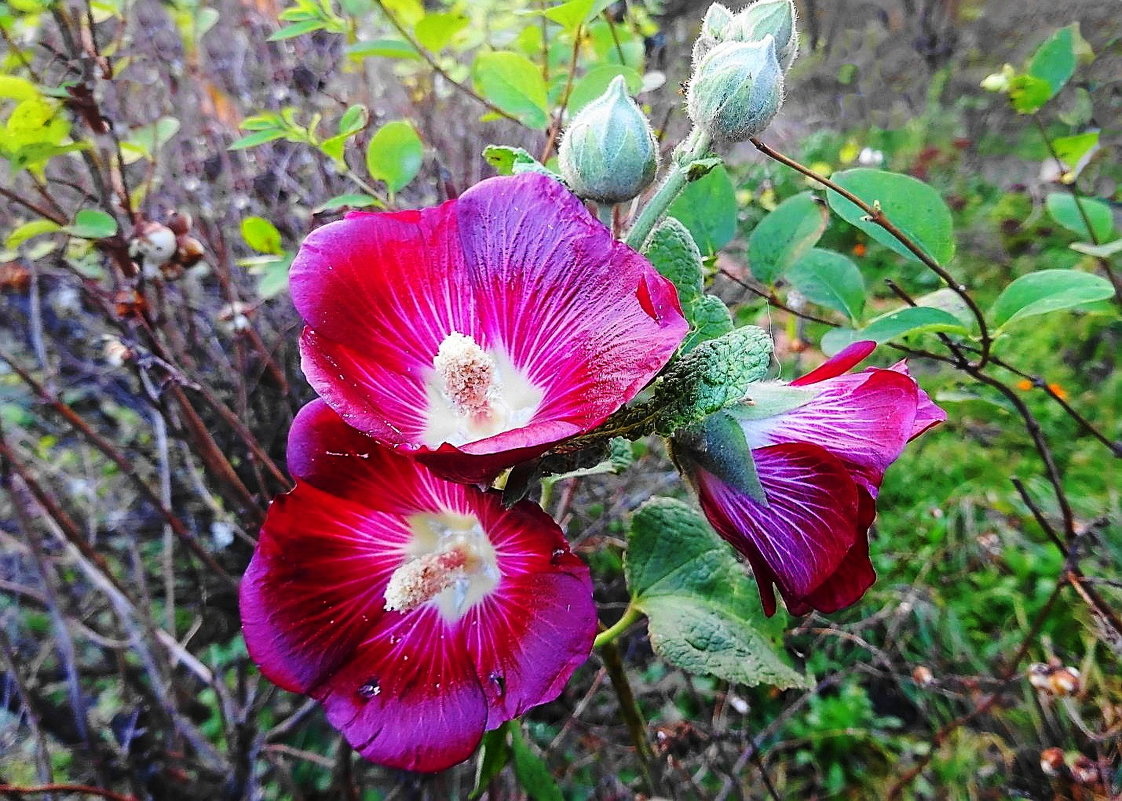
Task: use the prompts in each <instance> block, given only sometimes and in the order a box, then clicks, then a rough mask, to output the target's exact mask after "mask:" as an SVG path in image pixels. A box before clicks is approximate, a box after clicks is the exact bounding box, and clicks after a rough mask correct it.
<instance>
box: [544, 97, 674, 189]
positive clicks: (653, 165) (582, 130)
mask: <svg viewBox="0 0 1122 801" xmlns="http://www.w3.org/2000/svg"><path fill="white" fill-rule="evenodd" d="M557 161H558V164H559V166H560V168H561V175H562V176H563V177H564V178H565V181H566V183H568V184H569V187H570V188H571V189H572V190H573V192H575V193H576V194H577V195H579V196H580V197H583V198H588V199H589V200H595V201H596V202H598V203H622V202H623V201H625V200H631V198H633V197H636V196H637V195H638V194H639V193H640V192H642V191H643V190H644V189H645V188H646V187H647V186H648V185H649V184H650V183H651V181H653V180H654V177H655V173H656V172H657V171H658V143H657V142H656V141H655V137H654V132H653V131H651V125H650V123H649V122H647V118H646V116H645V115H644V114H643V112H642V111H641V110H640V109H639V106H637V105H636V104H635V101H634V100H632V99H631V97H630V96H628V94H627V84H626V83H625V82H624V80H623V77H622V76H617V77H616V78H615V79H613V80H612V82H611V84H610V85H609V86H608V89H607V91H605V92H604V94H602V95H600V97H598V98H596V99H595V100H593V101H592V102H591V103H589V104H588V105H587V106H585V107H584V108H583V109H582V110H581V112H580V113H579V114H577V116H576V118H575V119H574V120H573V121H572V123H571V124H570V125H569V129H568V131H566V132H565V137H564V138H563V139H562V140H561V146H560V147H559V148H558V150H557Z"/></svg>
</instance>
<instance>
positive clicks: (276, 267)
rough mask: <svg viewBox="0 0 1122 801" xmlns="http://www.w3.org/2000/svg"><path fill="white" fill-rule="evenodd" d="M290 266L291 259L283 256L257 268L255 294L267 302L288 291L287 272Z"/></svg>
mask: <svg viewBox="0 0 1122 801" xmlns="http://www.w3.org/2000/svg"><path fill="white" fill-rule="evenodd" d="M291 266H292V257H291V256H285V257H284V258H280V259H274V260H272V261H268V262H265V263H264V264H262V265H260V266H259V267H257V268H256V271H257V294H258V295H260V296H261V297H262V298H264V299H265V300H268V299H269V298H275V297H276V296H277V295H279V294H280V293H281V292H284V291H285V290H286V289H288V270H289V268H290V267H291Z"/></svg>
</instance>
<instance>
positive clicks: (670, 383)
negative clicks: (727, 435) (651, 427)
mask: <svg viewBox="0 0 1122 801" xmlns="http://www.w3.org/2000/svg"><path fill="white" fill-rule="evenodd" d="M772 349H773V345H772V341H771V336H770V335H769V334H768V332H767V331H765V330H764V329H762V328H759V327H757V326H754V325H746V326H744V327H742V328H735V329H733V330H732V331H729V332H728V333H727V334H725V335H724V336H721V337H719V338H717V339H710V340H707V341H705V342H702V343H701V344H699V345H698V346H697V347H695V348H694V349H693V350H691V351H690V352H689V353H687V354H685V355H684V356H682V357H680V358H678V359H677V360H675V361H674V362H672V363H671V365H670V367H669V368H668V369H667V370H666V372H665V373H664V374H663V377H662V378H661V379H659V382H658V383H657V384H656V386H655V390H654V397H653V399H652V401H651V403H652V405H653V406H654V408H656V409H658V410H659V418H658V420H657V421H656V423H655V430H656V431H658V433H660V434H663V435H669V434H672V433H673V432H674V431H676V430H677V429H679V428H682V427H684V426H688V425H692V424H693V423H696V422H698V421H699V420H702V419H704V418H705V417H708V416H709V415H710V414H712V413H713V412H716V411H719V410H720V409H723V408H725V407H726V406H728V405H730V404H733V403H737V402H738V401H739V400H740V399H741V398H743V397H744V396H745V395H746V394H747V392H748V387H749V386H750V385H751V384H753V383H755V382H756V381H760V380H762V379H763V378H764V377H766V376H767V372H768V369H769V368H770V367H771V357H772Z"/></svg>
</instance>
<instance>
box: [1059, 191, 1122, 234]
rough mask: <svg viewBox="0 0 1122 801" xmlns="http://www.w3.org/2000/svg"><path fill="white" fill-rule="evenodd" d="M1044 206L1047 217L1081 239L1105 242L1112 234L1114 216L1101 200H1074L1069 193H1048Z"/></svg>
mask: <svg viewBox="0 0 1122 801" xmlns="http://www.w3.org/2000/svg"><path fill="white" fill-rule="evenodd" d="M1044 206H1045V208H1047V209H1048V216H1049V217H1051V218H1052V219H1053V220H1055V221H1056V222H1057V223H1059V224H1060V225H1062V226H1063V227H1064V228H1066V229H1067V230H1069V231H1071V232H1072V233H1074V234H1075V235H1076V236H1079V237H1081V238H1083V239H1092V240H1096V241H1099V242H1106V241H1107V240H1108V239H1110V238H1111V234H1113V233H1114V214H1113V213H1112V212H1111V210H1110V206H1108V205H1107V204H1105V203H1103V202H1102V201H1101V200H1095V199H1094V198H1089V197H1081V198H1079V199H1078V200H1076V198H1075V196H1074V195H1072V194H1071V193H1070V192H1050V193H1049V194H1048V197H1047V198H1045V201H1044ZM1081 210H1082V211H1081ZM1084 217H1086V220H1085V219H1084ZM1088 221H1089V222H1090V223H1091V227H1090V229H1088V228H1087V223H1088Z"/></svg>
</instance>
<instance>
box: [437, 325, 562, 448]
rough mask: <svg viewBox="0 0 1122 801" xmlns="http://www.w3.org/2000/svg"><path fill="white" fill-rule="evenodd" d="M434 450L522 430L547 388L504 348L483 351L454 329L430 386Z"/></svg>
mask: <svg viewBox="0 0 1122 801" xmlns="http://www.w3.org/2000/svg"><path fill="white" fill-rule="evenodd" d="M426 392H427V395H428V402H429V404H428V420H427V421H426V425H425V431H424V436H423V440H424V443H425V445H427V446H428V447H430V448H437V447H439V446H440V445H442V444H443V443H445V442H447V443H450V444H452V445H456V446H460V445H464V444H465V443H468V442H475V441H476V440H480V439H484V438H486V437H490V436H494V435H495V434H499V433H501V432H503V431H510V430H511V429H514V428H520V427H522V426H524V425H526V424H527V423H529V422H530V420H531V419H532V418H533V416H534V414H535V413H536V412H537V410H538V407H539V406H540V405H541V402H542V397H543V393H542V390H541V389H540V388H538V387H536V386H535V385H534V384H532V383H530V381H529V380H527V378H526V377H525V376H524V375H522V373H521V371H519V370H518V368H517V367H515V366H514V365H513V364H512V363H511V361H510V357H509V356H508V355H507V354H506V352H505V351H503V350H501V349H499V348H491V349H488V350H484V349H483V348H481V347H480V346H479V345H478V344H477V343H476V341H475V340H474V339H472V338H471V337H470V336H467V335H465V334H461V333H459V332H457V331H453V332H452V333H450V334H449V335H448V336H446V337H445V338H444V341H443V342H441V343H440V348H439V349H438V350H437V352H436V355H435V356H434V357H433V360H432V374H431V375H430V376H429V379H428V382H427V384H426Z"/></svg>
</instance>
